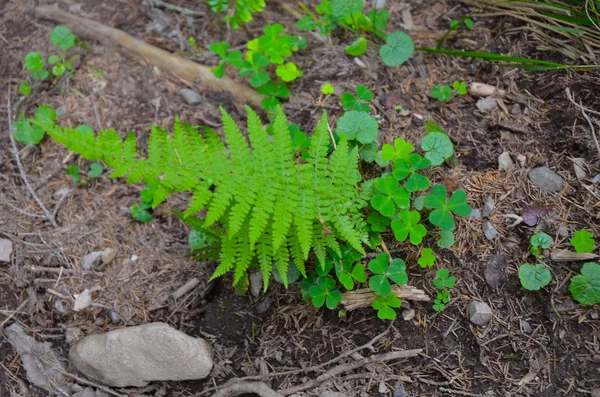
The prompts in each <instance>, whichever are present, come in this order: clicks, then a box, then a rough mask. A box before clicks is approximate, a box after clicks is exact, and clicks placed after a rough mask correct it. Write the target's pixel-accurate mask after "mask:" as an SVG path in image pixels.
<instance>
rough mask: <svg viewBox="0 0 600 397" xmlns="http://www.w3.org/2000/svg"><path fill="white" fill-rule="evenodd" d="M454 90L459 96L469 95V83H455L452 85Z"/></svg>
mask: <svg viewBox="0 0 600 397" xmlns="http://www.w3.org/2000/svg"><path fill="white" fill-rule="evenodd" d="M452 88H454V89H455V90H456V93H457V94H458V95H467V83H465V82H464V81H456V80H455V81H454V82H453V83H452Z"/></svg>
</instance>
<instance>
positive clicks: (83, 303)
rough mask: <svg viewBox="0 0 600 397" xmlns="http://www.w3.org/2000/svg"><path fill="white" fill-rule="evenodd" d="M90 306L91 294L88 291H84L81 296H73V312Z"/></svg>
mask: <svg viewBox="0 0 600 397" xmlns="http://www.w3.org/2000/svg"><path fill="white" fill-rule="evenodd" d="M91 304H92V293H91V292H90V290H89V289H87V288H86V289H84V290H83V291H82V292H81V294H79V295H75V303H74V304H73V310H75V311H76V312H78V311H80V310H83V309H85V308H87V307H88V306H89V305H91Z"/></svg>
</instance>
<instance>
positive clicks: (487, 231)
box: [481, 221, 498, 241]
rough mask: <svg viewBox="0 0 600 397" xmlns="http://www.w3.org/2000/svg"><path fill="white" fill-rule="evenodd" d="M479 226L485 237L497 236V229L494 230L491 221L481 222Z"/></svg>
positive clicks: (490, 238)
mask: <svg viewBox="0 0 600 397" xmlns="http://www.w3.org/2000/svg"><path fill="white" fill-rule="evenodd" d="M481 228H482V229H483V234H484V235H485V238H487V239H488V240H490V241H491V240H495V239H496V238H497V237H498V231H497V230H496V228H495V227H494V225H492V222H490V221H485V222H483V225H482V226H481Z"/></svg>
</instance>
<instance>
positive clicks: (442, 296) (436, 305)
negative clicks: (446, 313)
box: [432, 289, 450, 312]
mask: <svg viewBox="0 0 600 397" xmlns="http://www.w3.org/2000/svg"><path fill="white" fill-rule="evenodd" d="M448 302H450V291H448V290H446V289H444V290H442V291H440V292H438V293H437V295H436V297H435V299H434V300H433V306H432V307H433V310H435V311H436V312H441V311H443V310H444V309H445V308H446V303H448Z"/></svg>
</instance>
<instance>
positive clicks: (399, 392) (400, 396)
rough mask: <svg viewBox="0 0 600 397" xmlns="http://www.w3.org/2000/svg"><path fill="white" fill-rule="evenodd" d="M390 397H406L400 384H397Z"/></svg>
mask: <svg viewBox="0 0 600 397" xmlns="http://www.w3.org/2000/svg"><path fill="white" fill-rule="evenodd" d="M392 397H406V390H404V385H403V384H402V383H400V382H398V385H397V386H396V388H395V389H394V393H393V394H392Z"/></svg>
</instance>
